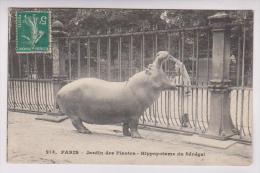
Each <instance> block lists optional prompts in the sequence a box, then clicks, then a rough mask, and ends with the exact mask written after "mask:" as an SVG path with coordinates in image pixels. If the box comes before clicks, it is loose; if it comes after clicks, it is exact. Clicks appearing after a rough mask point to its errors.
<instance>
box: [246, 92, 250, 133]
mask: <svg viewBox="0 0 260 173" xmlns="http://www.w3.org/2000/svg"><path fill="white" fill-rule="evenodd" d="M247 97H248V100H247V114H248V115H247V129H248V134H249V136H251V131H250V89H249V90H248V96H247Z"/></svg>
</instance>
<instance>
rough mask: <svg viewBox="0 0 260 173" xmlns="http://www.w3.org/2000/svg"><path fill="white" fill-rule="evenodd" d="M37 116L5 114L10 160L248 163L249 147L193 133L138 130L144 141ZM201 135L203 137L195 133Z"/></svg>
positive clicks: (117, 130) (116, 129)
mask: <svg viewBox="0 0 260 173" xmlns="http://www.w3.org/2000/svg"><path fill="white" fill-rule="evenodd" d="M37 116H39V115H33V114H25V113H16V112H9V113H8V162H9V163H64V164H66V163H75V164H153V165H162V164H167V165H249V164H250V163H251V161H252V157H251V153H252V151H251V150H252V146H251V145H244V144H239V143H235V144H233V145H232V146H231V147H229V148H228V149H217V148H212V147H207V146H201V145H194V144H189V143H187V141H189V140H192V139H193V138H198V136H197V135H192V136H191V135H181V134H176V133H166V132H160V131H155V130H150V129H149V130H148V129H140V134H141V135H142V136H143V138H142V139H132V138H131V137H125V136H123V135H122V129H121V127H120V126H117V125H103V126H100V125H88V124H87V125H86V126H87V127H88V128H89V129H90V130H91V131H92V132H93V133H92V134H90V135H88V134H80V133H78V132H77V131H76V130H75V129H74V128H73V126H72V125H71V122H70V120H68V119H67V120H65V121H63V122H61V123H54V122H47V121H41V120H35V118H36V117H37ZM199 138H202V137H199Z"/></svg>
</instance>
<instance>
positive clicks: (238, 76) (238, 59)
mask: <svg viewBox="0 0 260 173" xmlns="http://www.w3.org/2000/svg"><path fill="white" fill-rule="evenodd" d="M240 56H241V36H239V37H238V48H237V76H236V78H237V80H236V86H239V82H240Z"/></svg>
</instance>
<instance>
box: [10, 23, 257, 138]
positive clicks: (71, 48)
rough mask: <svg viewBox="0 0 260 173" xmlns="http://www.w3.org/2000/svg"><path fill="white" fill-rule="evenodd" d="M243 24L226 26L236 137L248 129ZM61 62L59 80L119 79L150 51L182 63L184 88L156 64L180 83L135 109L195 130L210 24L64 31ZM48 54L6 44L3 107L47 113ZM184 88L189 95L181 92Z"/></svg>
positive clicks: (248, 64) (205, 100) (152, 122)
mask: <svg viewBox="0 0 260 173" xmlns="http://www.w3.org/2000/svg"><path fill="white" fill-rule="evenodd" d="M251 25H252V24H251V23H245V22H244V23H240V24H234V26H233V27H232V30H231V54H232V55H233V56H231V58H230V78H231V81H232V87H231V88H230V89H231V95H230V97H231V103H230V105H231V110H230V114H231V117H232V121H233V123H234V125H235V128H236V129H237V131H239V132H240V133H239V134H240V139H249V140H250V138H251V134H252V97H253V90H252V63H253V56H252V52H253V50H252V48H253V46H252V44H253V43H252V38H253V36H252V33H253V32H252V31H251V30H250V29H252V28H253V27H250V26H251ZM58 43H59V45H60V47H61V48H60V49H61V51H60V53H61V54H62V56H63V58H64V59H65V69H66V70H65V71H66V75H67V77H68V78H67V81H68V82H69V81H72V80H75V79H77V78H82V77H97V78H101V79H105V80H109V81H124V80H127V79H128V78H129V77H130V76H132V75H133V74H135V73H136V72H139V71H142V70H144V68H146V67H147V66H148V64H150V63H152V61H153V59H154V57H155V54H156V52H157V51H160V50H168V51H169V52H170V54H171V55H173V56H174V57H176V58H178V59H180V60H181V61H182V62H184V64H185V66H186V68H187V71H188V73H189V75H190V77H191V82H192V85H191V86H188V85H186V84H185V83H184V82H183V80H182V77H181V76H180V75H179V74H178V72H176V71H174V70H173V69H174V68H173V67H174V64H173V63H172V62H170V61H168V62H166V63H165V64H164V66H163V68H164V71H165V72H166V73H167V74H168V76H169V77H170V78H171V79H172V80H173V81H175V82H176V84H180V85H181V87H179V88H178V90H176V91H163V92H162V93H161V94H160V97H159V99H158V100H156V101H155V103H154V104H153V105H151V106H150V107H149V108H148V109H147V110H146V111H145V112H144V114H143V116H142V117H141V119H140V124H143V125H148V126H155V127H161V128H167V129H175V130H176V129H178V130H182V131H192V132H195V133H203V132H205V131H206V130H207V127H208V122H209V119H210V117H209V116H210V115H209V112H210V106H209V105H210V103H209V102H210V100H209V98H210V92H209V89H208V84H209V80H210V79H211V73H212V72H211V59H212V35H211V32H210V28H209V27H208V26H205V27H195V28H182V29H164V30H159V29H152V30H149V31H138V32H134V31H133V30H130V32H126V33H122V32H119V33H111V32H110V31H108V32H107V33H104V34H101V33H97V34H96V35H87V36H75V37H73V36H69V37H62V38H59V39H58ZM52 60H53V58H52V54H35V55H31V54H24V55H17V54H16V53H15V43H14V42H12V41H11V42H10V43H9V80H8V109H9V110H14V111H28V112H38V113H44V112H50V111H52V110H53V109H54V107H55V105H54V93H53V79H52ZM187 91H189V92H187Z"/></svg>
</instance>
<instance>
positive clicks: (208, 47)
mask: <svg viewBox="0 0 260 173" xmlns="http://www.w3.org/2000/svg"><path fill="white" fill-rule="evenodd" d="M209 49H210V31H209V30H208V31H207V86H208V85H209ZM206 90H207V93H206V120H207V125H208V123H209V109H208V105H209V98H208V97H209V90H208V87H207V89H206Z"/></svg>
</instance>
